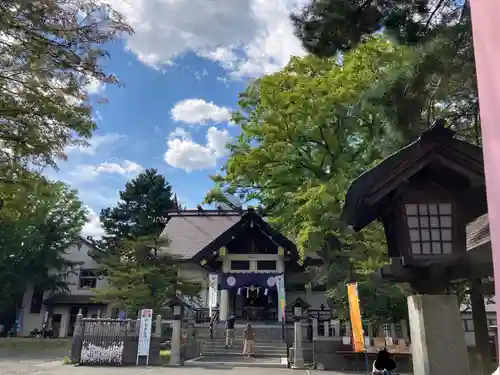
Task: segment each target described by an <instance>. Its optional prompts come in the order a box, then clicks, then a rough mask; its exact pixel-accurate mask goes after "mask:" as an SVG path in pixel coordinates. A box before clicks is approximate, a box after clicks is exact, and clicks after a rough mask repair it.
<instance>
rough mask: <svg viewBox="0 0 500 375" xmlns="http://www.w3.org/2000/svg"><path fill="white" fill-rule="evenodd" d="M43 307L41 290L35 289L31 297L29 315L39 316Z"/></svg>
mask: <svg viewBox="0 0 500 375" xmlns="http://www.w3.org/2000/svg"><path fill="white" fill-rule="evenodd" d="M42 305H43V290H37V289H35V290H34V291H33V294H32V295H31V303H30V314H40V311H42Z"/></svg>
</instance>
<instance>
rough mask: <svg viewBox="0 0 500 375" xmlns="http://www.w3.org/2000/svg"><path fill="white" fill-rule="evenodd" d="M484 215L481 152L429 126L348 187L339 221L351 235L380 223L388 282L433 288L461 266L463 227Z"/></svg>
mask: <svg viewBox="0 0 500 375" xmlns="http://www.w3.org/2000/svg"><path fill="white" fill-rule="evenodd" d="M486 211H487V207H486V188H485V180H484V167H483V155H482V149H481V148H480V147H478V146H475V145H472V144H469V143H467V142H464V141H461V140H459V139H457V138H455V137H454V132H453V131H452V130H451V129H450V128H448V127H446V126H445V122H444V120H437V121H436V122H435V123H434V124H433V125H432V126H431V127H430V128H429V129H428V130H426V131H425V132H423V133H422V135H421V136H420V137H419V138H418V139H417V140H416V141H415V142H413V143H411V144H410V145H408V146H407V147H405V148H403V149H401V150H399V151H398V152H396V153H394V154H392V155H391V156H389V157H388V158H386V159H384V160H383V161H382V162H381V163H380V164H378V165H377V166H375V167H373V168H372V169H370V170H368V171H367V172H366V173H364V174H362V175H361V176H359V177H358V178H357V179H356V180H355V181H353V183H352V184H351V186H350V187H349V189H348V192H347V196H346V201H345V205H344V208H343V212H342V216H343V219H344V220H345V221H346V222H347V224H349V225H350V226H351V227H352V228H353V229H354V230H356V231H358V230H361V229H363V228H364V227H366V226H367V225H368V224H370V223H371V222H372V221H374V220H378V221H380V222H382V224H383V225H384V230H385V235H386V240H387V247H388V253H389V257H390V258H391V260H392V262H391V266H390V267H388V268H390V269H391V270H390V272H389V273H392V278H393V280H394V281H404V282H406V281H409V282H412V281H416V283H417V284H419V283H421V281H424V282H425V280H429V282H430V283H431V284H432V283H435V281H437V280H438V279H441V280H440V281H443V282H444V283H441V285H440V287H441V286H442V285H444V284H445V283H446V281H450V280H444V279H446V278H447V277H449V276H447V274H448V271H447V268H449V267H454V266H456V265H457V264H461V263H466V261H465V259H467V257H468V254H467V251H466V231H465V229H466V225H467V223H469V222H471V221H472V220H474V219H475V218H477V217H478V216H480V215H482V214H484V213H485V212H486ZM386 268H387V267H386ZM386 274H387V273H386ZM419 280H420V281H419ZM429 286H432V285H429Z"/></svg>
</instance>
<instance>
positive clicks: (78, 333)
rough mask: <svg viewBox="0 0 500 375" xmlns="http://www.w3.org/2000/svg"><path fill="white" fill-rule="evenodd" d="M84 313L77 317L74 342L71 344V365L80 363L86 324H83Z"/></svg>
mask: <svg viewBox="0 0 500 375" xmlns="http://www.w3.org/2000/svg"><path fill="white" fill-rule="evenodd" d="M82 319H83V315H82V311H81V310H80V311H79V312H78V314H77V315H76V321H75V329H74V331H73V340H72V342H71V354H70V357H71V363H73V364H77V363H80V358H81V353H82V345H83V334H84V331H85V330H84V322H83V320H82Z"/></svg>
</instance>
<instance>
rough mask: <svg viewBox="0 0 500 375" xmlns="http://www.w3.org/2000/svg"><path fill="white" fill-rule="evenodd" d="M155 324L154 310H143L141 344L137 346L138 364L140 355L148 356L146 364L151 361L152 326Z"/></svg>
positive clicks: (140, 331) (140, 333)
mask: <svg viewBox="0 0 500 375" xmlns="http://www.w3.org/2000/svg"><path fill="white" fill-rule="evenodd" d="M152 326H153V310H152V309H143V310H141V326H140V330H139V345H138V346H137V359H136V365H138V364H139V357H141V356H142V357H146V365H148V363H149V346H150V344H151V328H152Z"/></svg>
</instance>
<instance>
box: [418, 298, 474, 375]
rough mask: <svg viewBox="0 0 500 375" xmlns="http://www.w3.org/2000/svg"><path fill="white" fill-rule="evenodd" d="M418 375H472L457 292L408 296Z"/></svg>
mask: <svg viewBox="0 0 500 375" xmlns="http://www.w3.org/2000/svg"><path fill="white" fill-rule="evenodd" d="M408 313H409V317H410V332H411V348H412V356H413V374H414V375H444V374H453V375H470V366H469V359H468V355H467V349H466V345H465V337H464V333H463V328H462V321H461V319H460V308H459V305H458V300H457V296H455V295H415V296H410V297H408Z"/></svg>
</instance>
